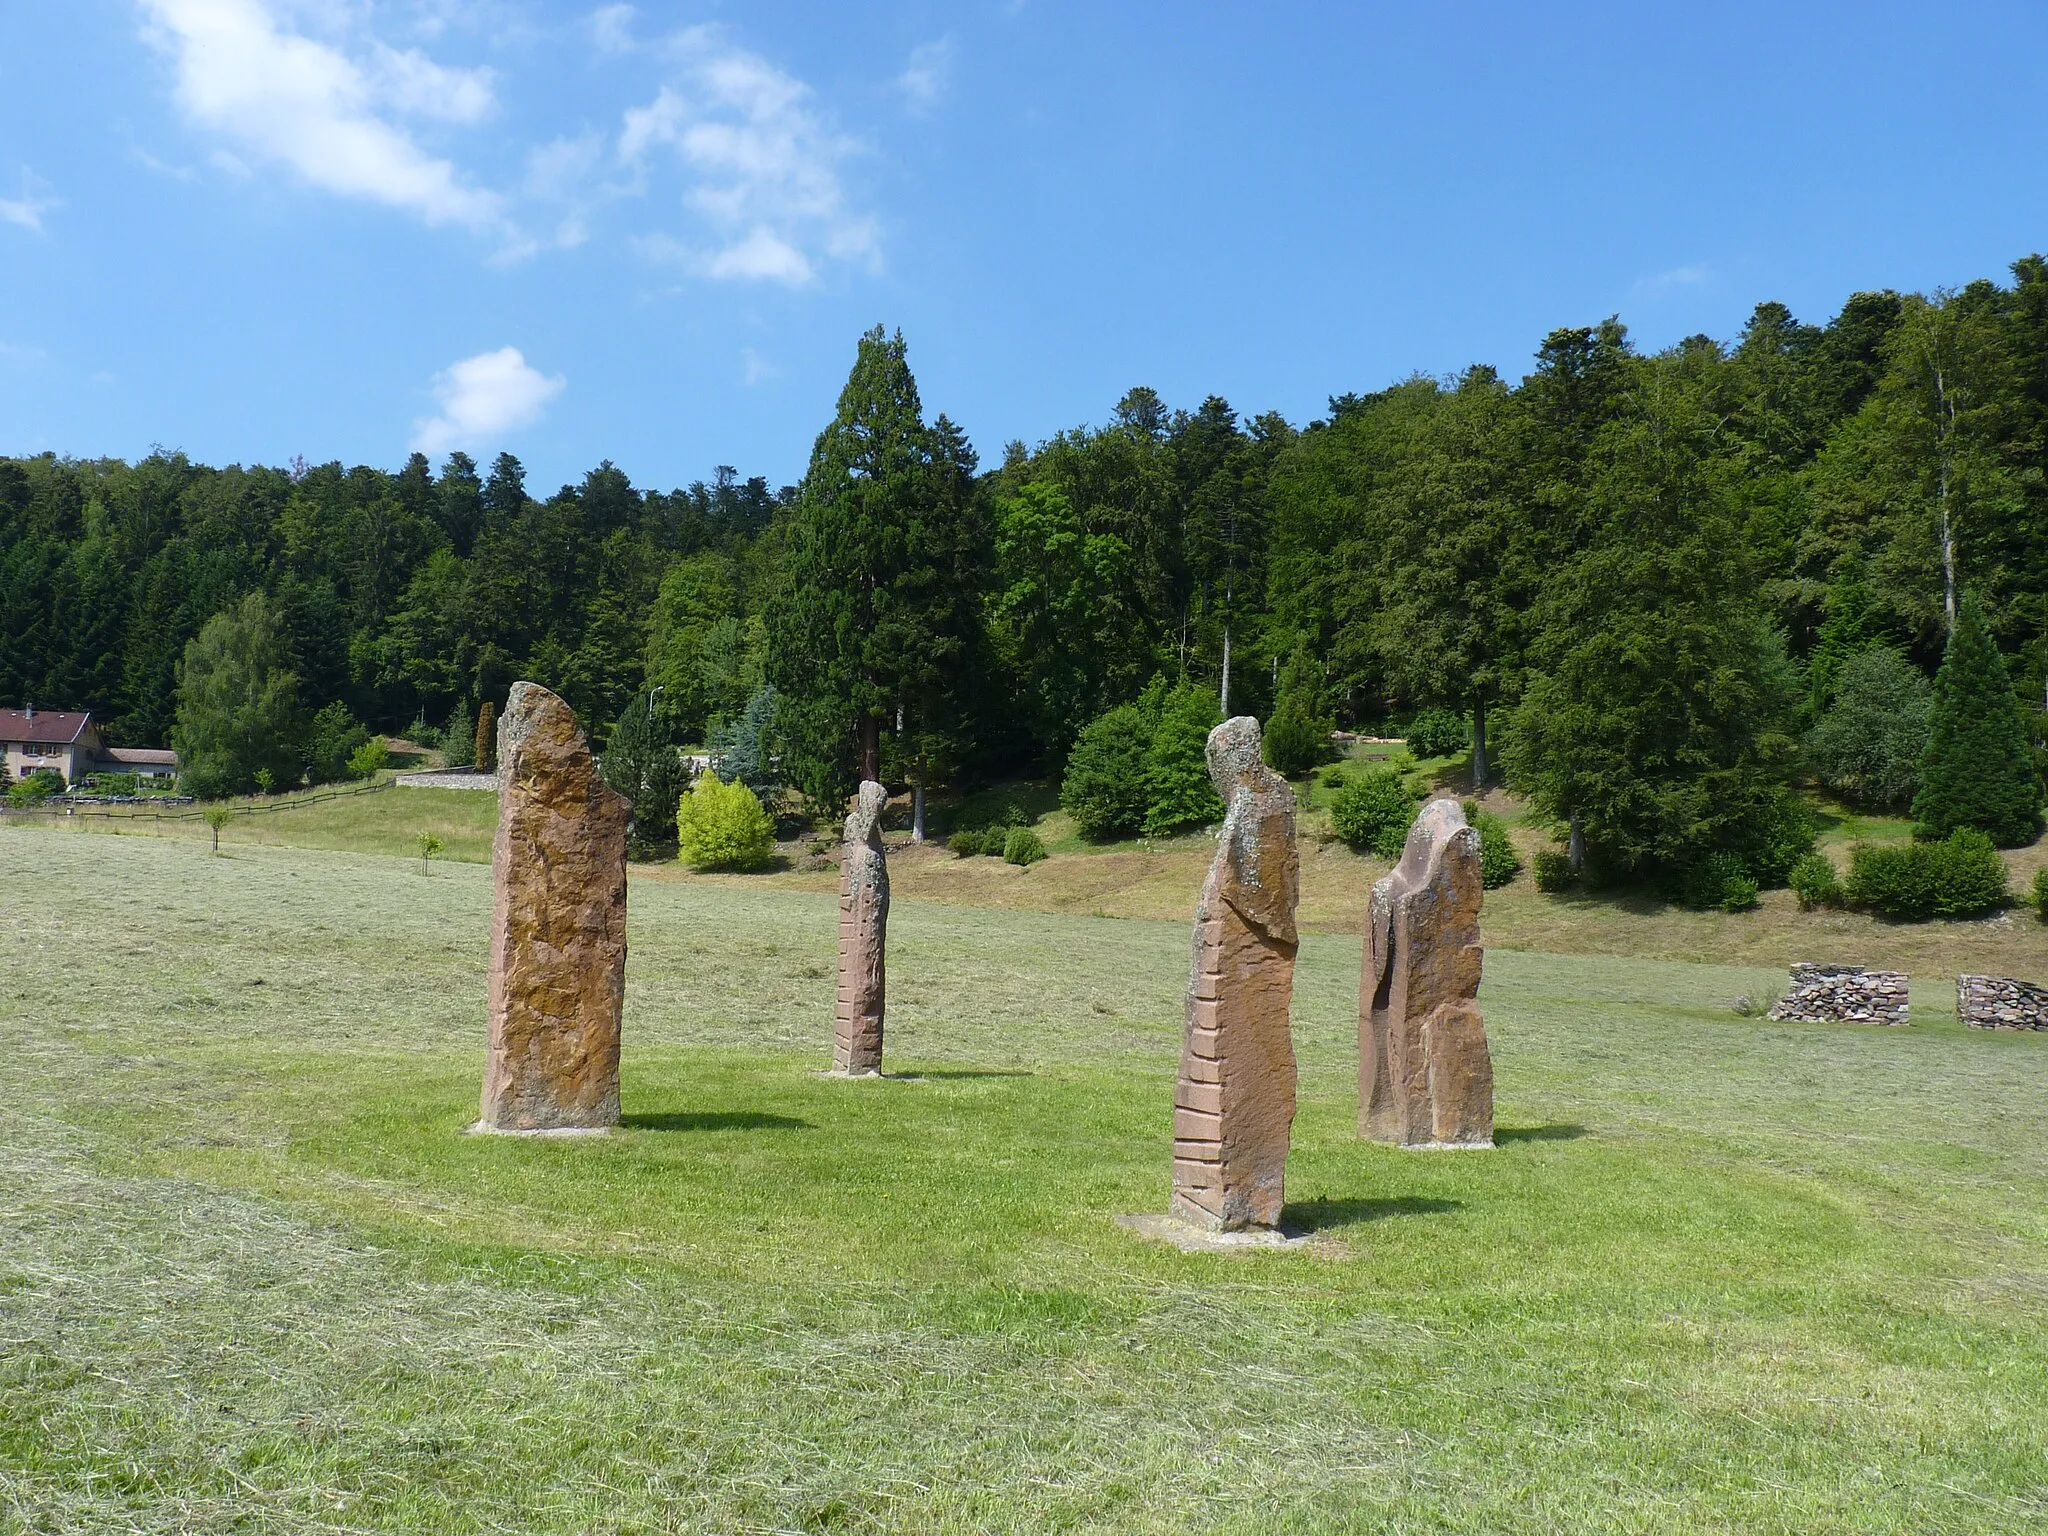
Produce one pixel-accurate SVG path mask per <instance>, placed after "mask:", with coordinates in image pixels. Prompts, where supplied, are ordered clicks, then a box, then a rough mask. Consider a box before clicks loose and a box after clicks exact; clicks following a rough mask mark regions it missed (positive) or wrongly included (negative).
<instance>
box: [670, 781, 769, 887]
mask: <svg viewBox="0 0 2048 1536" xmlns="http://www.w3.org/2000/svg"><path fill="white" fill-rule="evenodd" d="M774 847H775V824H774V823H773V822H771V821H770V820H769V819H768V813H767V811H765V810H764V809H762V806H761V800H760V797H759V796H758V795H756V794H755V793H754V792H753V791H752V790H751V789H749V788H747V786H746V785H744V784H742V783H741V782H740V781H739V780H737V779H735V780H733V782H732V783H730V784H728V783H726V782H725V781H724V780H723V779H721V778H719V777H718V775H717V774H715V773H706V774H703V775H700V776H699V778H698V780H697V782H696V783H695V784H693V785H691V786H690V792H689V793H688V794H686V795H684V796H683V798H682V803H681V804H680V805H678V806H677V807H676V852H677V856H678V857H679V858H681V859H682V861H683V862H684V863H685V864H688V865H689V866H690V867H691V868H693V869H760V868H761V867H762V866H763V865H765V864H766V863H767V862H768V856H769V854H770V853H771V852H772V851H773V849H774Z"/></svg>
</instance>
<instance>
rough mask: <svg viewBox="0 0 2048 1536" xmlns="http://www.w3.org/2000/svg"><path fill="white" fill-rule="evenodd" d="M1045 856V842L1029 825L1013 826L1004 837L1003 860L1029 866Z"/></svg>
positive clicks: (1007, 862)
mask: <svg viewBox="0 0 2048 1536" xmlns="http://www.w3.org/2000/svg"><path fill="white" fill-rule="evenodd" d="M1044 857H1045V844H1044V843H1043V842H1041V841H1040V840H1039V836H1038V834H1037V833H1036V832H1034V831H1032V830H1031V829H1030V828H1029V827H1012V828H1010V831H1009V835H1008V836H1007V837H1005V838H1004V839H1003V862H1004V863H1006V864H1017V865H1022V866H1024V867H1025V868H1029V867H1030V866H1031V865H1033V864H1036V863H1037V862H1038V861H1039V860H1040V859H1042V858H1044Z"/></svg>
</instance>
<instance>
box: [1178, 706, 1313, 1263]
mask: <svg viewBox="0 0 2048 1536" xmlns="http://www.w3.org/2000/svg"><path fill="white" fill-rule="evenodd" d="M1209 777H1210V779H1211V780H1212V781H1213V782H1214V783H1215V785H1216V793H1217V794H1218V795H1220V796H1222V798H1223V803H1224V806H1225V807H1226V811H1225V815H1224V818H1223V832H1222V835H1221V837H1220V838H1219V839H1218V841H1217V845H1216V857H1215V858H1214V859H1213V860H1212V861H1211V862H1210V865H1209V878H1208V879H1207V880H1206V881H1205V882H1203V885H1202V900H1201V904H1200V905H1199V906H1198V907H1196V909H1195V956H1194V972H1193V975H1192V976H1191V977H1190V979H1189V982H1188V1000H1187V1033H1186V1037H1185V1041H1184V1043H1183V1044H1182V1046H1181V1055H1180V1082H1179V1085H1178V1087H1177V1088H1176V1089H1175V1092H1174V1100H1173V1104H1174V1109H1173V1204H1172V1207H1171V1213H1172V1214H1173V1215H1174V1216H1177V1217H1179V1218H1180V1219H1181V1220H1183V1221H1187V1222H1191V1223H1193V1224H1194V1225H1196V1226H1199V1227H1202V1228H1205V1229H1208V1230H1210V1231H1225V1232H1230V1231H1241V1230H1243V1229H1245V1228H1259V1227H1276V1226H1278V1225H1279V1222H1280V1206H1281V1202H1282V1198H1283V1193H1284V1187H1285V1181H1286V1175H1287V1146H1288V1141H1289V1138H1290V1137H1291V1136H1292V1134H1293V1129H1294V1044H1293V1041H1292V1039H1291V1038H1290V1036H1289V1034H1288V1024H1287V1010H1288V1004H1289V1002H1290V1000H1291V999H1292V996H1293V993H1294V952H1295V949H1296V946H1297V939H1296V936H1295V931H1294V906H1295V900H1296V898H1297V896H1298V895H1299V893H1300V887H1301V874H1300V864H1299V862H1298V860H1297V858H1296V856H1295V851H1294V791H1293V790H1292V789H1290V788H1288V786H1287V781H1286V780H1285V779H1283V778H1281V777H1280V776H1279V775H1278V774H1276V773H1274V772H1273V770H1272V769H1270V768H1268V767H1267V766H1266V765H1265V762H1264V761H1263V760H1262V759H1261V757H1260V755H1259V722H1258V721H1256V720H1254V719H1252V718H1250V717H1249V716H1239V717H1238V718H1237V719H1234V720H1226V721H1224V722H1223V724H1221V725H1219V726H1217V727H1216V729H1215V730H1213V731H1211V732H1210V733H1209Z"/></svg>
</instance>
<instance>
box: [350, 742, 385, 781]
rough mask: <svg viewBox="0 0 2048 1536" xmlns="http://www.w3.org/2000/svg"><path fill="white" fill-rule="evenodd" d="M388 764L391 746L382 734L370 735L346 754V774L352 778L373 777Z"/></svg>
mask: <svg viewBox="0 0 2048 1536" xmlns="http://www.w3.org/2000/svg"><path fill="white" fill-rule="evenodd" d="M390 766H391V748H390V747H389V746H388V745H386V743H385V741H384V738H383V737H382V736H372V737H371V738H370V739H369V740H368V741H366V742H364V743H363V744H362V745H361V746H360V747H357V748H356V749H355V751H353V752H351V753H349V755H348V776H349V777H350V778H352V779H368V778H374V777H375V776H376V775H377V774H378V773H379V772H381V771H382V770H383V769H386V768H389V767H390Z"/></svg>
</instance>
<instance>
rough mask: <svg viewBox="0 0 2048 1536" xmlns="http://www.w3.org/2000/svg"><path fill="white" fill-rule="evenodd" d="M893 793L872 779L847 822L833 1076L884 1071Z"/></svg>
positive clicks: (841, 870)
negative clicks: (885, 838)
mask: <svg viewBox="0 0 2048 1536" xmlns="http://www.w3.org/2000/svg"><path fill="white" fill-rule="evenodd" d="M888 802H889V791H888V790H886V789H884V788H883V787H882V786H881V785H879V784H877V783H876V782H875V781H874V780H873V779H865V780H863V781H862V782H861V786H860V796H859V799H858V800H857V801H856V803H855V805H854V808H853V811H852V813H851V814H849V815H848V816H847V818H846V840H845V843H844V845H843V848H842V852H841V856H840V863H839V1001H838V1004H837V1005H836V1007H835V1008H834V1010H833V1015H832V1070H833V1071H834V1072H836V1073H841V1074H844V1075H845V1076H847V1077H867V1076H872V1075H874V1074H876V1073H879V1072H880V1071H881V1070H882V1014H883V1011H884V1005H885V1003H886V1000H887V997H886V994H887V991H888V986H887V974H886V973H887V955H886V953H885V951H886V949H887V947H888V939H889V861H888V858H887V857H886V856H885V855H884V854H883V852H882V807H883V806H884V805H886V804H888Z"/></svg>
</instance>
